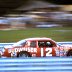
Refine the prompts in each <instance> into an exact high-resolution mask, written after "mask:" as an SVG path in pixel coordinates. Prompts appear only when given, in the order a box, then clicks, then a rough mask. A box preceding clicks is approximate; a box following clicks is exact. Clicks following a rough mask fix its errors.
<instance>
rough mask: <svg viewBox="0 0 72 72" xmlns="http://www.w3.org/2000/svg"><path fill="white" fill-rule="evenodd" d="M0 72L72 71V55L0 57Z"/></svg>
mask: <svg viewBox="0 0 72 72" xmlns="http://www.w3.org/2000/svg"><path fill="white" fill-rule="evenodd" d="M0 72H72V57H37V58H36V57H33V58H32V57H31V58H0Z"/></svg>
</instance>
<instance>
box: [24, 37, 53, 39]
mask: <svg viewBox="0 0 72 72" xmlns="http://www.w3.org/2000/svg"><path fill="white" fill-rule="evenodd" d="M25 40H52V39H51V38H47V37H35V38H26V39H25Z"/></svg>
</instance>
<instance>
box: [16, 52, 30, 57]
mask: <svg viewBox="0 0 72 72" xmlns="http://www.w3.org/2000/svg"><path fill="white" fill-rule="evenodd" d="M17 57H23V58H24V57H31V55H30V54H29V53H28V52H25V51H22V52H20V53H19V54H18V55H17Z"/></svg>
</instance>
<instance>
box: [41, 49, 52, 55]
mask: <svg viewBox="0 0 72 72" xmlns="http://www.w3.org/2000/svg"><path fill="white" fill-rule="evenodd" d="M45 51H46V56H52V48H46V49H45ZM41 56H44V48H41Z"/></svg>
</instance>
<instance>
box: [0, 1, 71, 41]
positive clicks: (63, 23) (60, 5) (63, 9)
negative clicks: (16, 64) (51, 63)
mask: <svg viewBox="0 0 72 72" xmlns="http://www.w3.org/2000/svg"><path fill="white" fill-rule="evenodd" d="M50 28H51V29H50ZM54 28H55V29H54ZM2 30H3V31H2ZM4 30H5V31H4ZM8 30H10V31H8ZM11 30H18V31H11ZM10 35H11V36H10ZM40 36H44V37H45V36H46V37H51V38H53V39H54V40H56V41H72V1H71V0H0V42H14V41H18V40H20V39H23V38H27V37H40Z"/></svg>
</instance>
